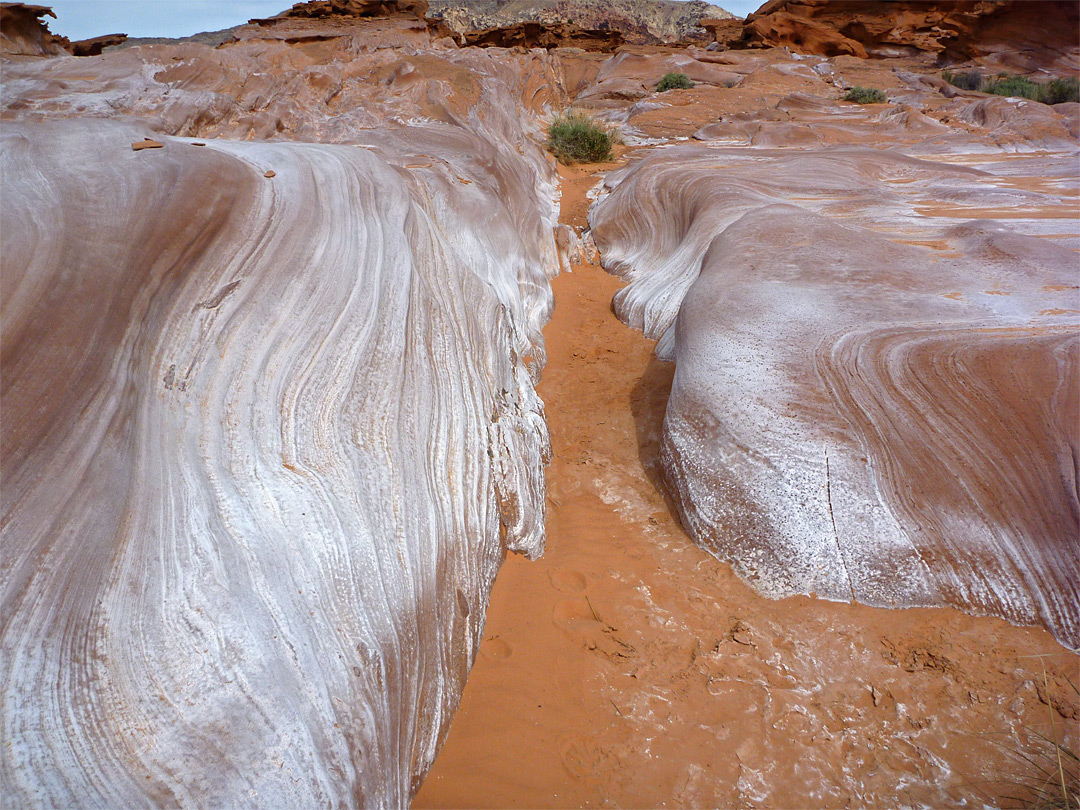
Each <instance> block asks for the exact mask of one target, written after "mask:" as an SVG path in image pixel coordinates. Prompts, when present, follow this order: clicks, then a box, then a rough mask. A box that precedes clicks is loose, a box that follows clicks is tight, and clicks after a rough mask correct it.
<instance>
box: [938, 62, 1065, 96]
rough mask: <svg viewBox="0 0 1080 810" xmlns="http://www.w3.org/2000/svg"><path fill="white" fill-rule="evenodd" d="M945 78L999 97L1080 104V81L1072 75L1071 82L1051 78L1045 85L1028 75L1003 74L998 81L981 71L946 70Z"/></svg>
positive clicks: (970, 88)
mask: <svg viewBox="0 0 1080 810" xmlns="http://www.w3.org/2000/svg"><path fill="white" fill-rule="evenodd" d="M941 78H943V79H944V80H945V81H947V82H948V83H949V84H951V85H954V86H956V87H959V88H960V89H961V90H981V91H982V92H984V93H992V94H993V95H995V96H1010V97H1012V98H1029V99H1031V100H1032V101H1041V102H1042V103H1043V104H1061V103H1062V102H1065V101H1080V79H1077V78H1076V77H1075V76H1070V77H1069V78H1067V79H1051V80H1050V81H1048V82H1046V83H1045V84H1042V83H1040V82H1036V81H1032V80H1031V79H1029V78H1027V77H1026V76H1008V75H1006V74H1004V73H1003V74H1001V75H1000V76H998V77H997V78H996V79H985V78H983V77H982V76H981V75H979V73H978V72H977V71H974V70H970V71H967V72H966V73H950V72H949V71H947V70H946V71H945V72H944V73H942V74H941Z"/></svg>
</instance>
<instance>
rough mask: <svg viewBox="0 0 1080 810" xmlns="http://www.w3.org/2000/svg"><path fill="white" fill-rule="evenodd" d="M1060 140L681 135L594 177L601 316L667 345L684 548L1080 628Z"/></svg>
mask: <svg viewBox="0 0 1080 810" xmlns="http://www.w3.org/2000/svg"><path fill="white" fill-rule="evenodd" d="M972 137H975V136H972ZM1076 154H1077V153H1076V152H1075V151H1072V152H1066V153H1059V154H1057V155H1055V156H1054V157H1053V158H1052V159H1047V158H1045V157H1043V156H1042V155H1041V154H1039V153H1035V154H1033V155H1032V157H1030V158H1026V159H1018V158H1013V159H1011V160H1003V161H1002V162H1001V163H1000V164H997V163H995V162H994V161H993V158H991V157H989V156H987V157H984V158H981V159H973V158H972V156H971V155H968V156H966V159H964V158H965V156H963V155H960V154H957V155H955V156H949V155H944V156H941V157H942V158H943V159H942V160H941V162H938V161H931V160H917V159H914V158H911V157H908V156H905V155H903V154H902V153H899V152H896V151H893V150H885V149H866V148H850V147H849V148H838V147H826V148H817V149H807V150H805V151H801V152H800V151H795V152H791V151H786V150H785V151H781V150H766V149H759V150H745V149H743V150H736V149H729V148H718V147H706V146H684V147H669V148H665V149H660V150H656V151H655V152H654V153H653V154H652V155H651V156H649V157H647V158H645V159H643V160H641V161H639V162H638V163H636V164H633V165H631V166H629V167H628V168H626V169H624V170H621V171H618V172H613V173H611V174H610V175H608V178H607V186H608V188H609V189H610V190H611V193H610V194H609V195H608V196H607V197H605V198H604V199H602V200H601V201H600V202H598V203H597V204H596V205H595V206H594V208H593V209H592V211H591V213H590V222H591V224H592V227H593V233H594V235H595V239H596V242H597V245H598V247H599V248H600V252H601V257H602V261H603V263H604V266H605V267H607V268H608V269H609V270H611V271H613V272H616V273H618V274H620V275H622V276H623V277H624V278H626V279H627V280H628V281H630V284H629V286H628V287H626V288H624V289H623V290H621V291H620V292H619V294H617V295H616V298H615V308H616V312H617V314H618V315H619V316H620V317H621V318H622V319H623V320H625V321H626V322H627V323H629V324H631V325H633V326H637V327H638V328H643V329H644V330H645V331H646V333H647V334H649V335H650V336H653V337H657V338H660V339H661V340H660V343H659V345H658V349H657V350H658V353H660V354H661V356H667V357H670V358H672V359H674V360H675V361H676V373H675V380H674V384H673V387H672V392H671V398H670V400H669V404H668V409H667V414H666V417H665V423H664V441H663V450H662V459H663V466H664V473H665V478H666V480H667V482H668V484H669V487H670V489H671V491H672V493H673V495H674V497H675V500H676V502H677V504H678V507H679V510H680V512H681V514H682V517H683V520H684V523H685V525H686V526H687V528H688V530H689V531H690V532H691V534H692V535H693V536H694V538H695V539H696V540H697V541H698V542H699V543H700V544H702V545H703V546H704V547H705V548H707V549H709V550H710V551H712V552H713V553H715V554H716V555H717V556H719V557H721V558H722V559H724V560H727V561H729V562H731V563H732V565H733V566H734V567H735V570H736V571H738V573H739V574H740V575H741V576H742V577H744V578H745V579H746V580H748V581H749V582H751V583H753V584H754V586H755V587H756V588H758V589H759V590H760V591H762V592H763V593H765V594H767V595H769V596H772V597H780V596H785V595H790V594H795V593H809V592H814V593H817V594H818V595H820V596H823V597H826V598H830V599H836V600H852V599H855V600H858V601H861V602H864V603H868V604H871V605H879V606H910V605H953V606H956V607H960V608H963V609H966V610H969V611H972V612H976V613H985V614H992V615H998V616H1003V617H1005V618H1007V619H1010V620H1012V621H1015V622H1022V623H1042V624H1044V625H1045V626H1046V627H1048V628H1049V629H1050V630H1051V631H1052V632H1053V633H1054V634H1055V635H1056V636H1057V638H1059V639H1060V640H1061V641H1062V642H1063V643H1065V644H1067V645H1069V646H1072V647H1076V646H1080V591H1078V583H1080V563H1078V560H1080V557H1078V555H1077V554H1076V548H1077V547H1076V538H1077V537H1078V536H1080V535H1078V532H1080V503H1078V500H1077V491H1076V461H1075V459H1076V453H1077V447H1078V446H1080V435H1078V434H1077V428H1078V426H1080V411H1078V409H1077V408H1078V403H1080V391H1078V385H1080V361H1078V357H1080V320H1078V313H1080V296H1078V295H1077V291H1076V286H1075V285H1076V281H1075V277H1076V254H1075V248H1076V247H1078V246H1080V233H1078V232H1077V230H1076V227H1075V219H1074V218H1073V219H1072V220H1070V219H1069V218H1070V217H1071V215H1070V214H1068V213H1067V212H1068V211H1069V210H1071V208H1070V206H1071V205H1072V204H1071V202H1070V200H1071V199H1072V198H1071V196H1070V192H1069V190H1068V189H1067V188H1066V187H1065V186H1062V185H1060V182H1061V181H1060V180H1058V181H1051V180H1049V178H1053V177H1055V176H1056V175H1055V173H1056V172H1059V171H1060V166H1061V161H1063V160H1064V161H1075V160H1076ZM957 163H969V164H970V163H975V164H977V166H962V165H955V164H957ZM1065 185H1066V186H1072V187H1073V188H1075V185H1076V184H1075V181H1073V182H1071V183H1068V182H1067V183H1066V184H1065ZM1054 189H1061V193H1055V191H1054ZM995 212H1000V213H999V214H998V215H999V216H1001V217H1007V218H1008V219H1007V220H1005V221H1007V222H1009V223H1010V224H1009V225H999V224H997V223H995V222H993V221H988V220H986V219H981V220H976V221H972V220H970V218H971V217H974V216H983V217H986V216H992V215H994V213H995ZM1070 222H1071V224H1070ZM1039 234H1045V237H1044V236H1039ZM1046 237H1052V238H1046Z"/></svg>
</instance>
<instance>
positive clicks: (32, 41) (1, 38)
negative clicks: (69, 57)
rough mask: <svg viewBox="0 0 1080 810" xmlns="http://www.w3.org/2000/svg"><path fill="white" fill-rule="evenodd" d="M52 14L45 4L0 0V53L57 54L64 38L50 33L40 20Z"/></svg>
mask: <svg viewBox="0 0 1080 810" xmlns="http://www.w3.org/2000/svg"><path fill="white" fill-rule="evenodd" d="M45 17H54V18H55V17H56V15H55V14H53V11H52V9H51V8H49V7H48V6H33V5H29V4H27V3H0V53H4V54H13V55H14V54H18V55H24V56H57V55H59V54H62V53H64V52H65V49H64V46H65V44H66V43H67V40H66V39H65V38H64V37H57V36H56V35H55V34H52V33H51V32H50V31H49V29H48V26H46V25H45V23H44V22H43V19H44V18H45Z"/></svg>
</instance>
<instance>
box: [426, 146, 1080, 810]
mask: <svg viewBox="0 0 1080 810" xmlns="http://www.w3.org/2000/svg"><path fill="white" fill-rule="evenodd" d="M604 168H610V167H604ZM596 169H597V167H587V166H586V167H577V168H572V169H563V170H562V175H563V200H562V205H563V221H564V222H566V223H568V224H571V225H573V226H574V227H575V228H576V229H578V230H580V229H582V228H583V227H584V226H585V224H586V220H585V217H586V212H587V209H588V204H589V201H588V200H587V199H586V196H585V195H586V192H587V190H588V189H589V188H590V187H592V186H593V185H594V184H595V182H596V179H597V176H596V174H595V171H596ZM553 286H554V289H555V298H556V309H555V314H554V318H553V319H552V321H551V323H550V324H549V325H548V326H547V328H546V329H545V336H546V339H547V350H548V365H547V367H546V368H545V369H544V372H543V381H542V383H541V385H540V387H539V391H540V394H541V396H542V397H543V399H544V402H545V404H546V409H547V417H548V422H549V425H550V429H551V435H552V443H553V448H554V460H553V461H552V463H551V465H550V466H549V468H548V485H549V502H548V510H549V511H548V518H547V526H548V541H547V551H546V553H545V554H544V556H543V557H542V558H541V559H540V560H538V561H536V562H528V561H526V560H524V559H522V558H520V557H517V556H510V557H508V558H507V560H506V561H505V563H504V565H503V568H502V570H501V571H500V573H499V576H498V580H497V582H496V583H495V588H494V592H493V594H492V598H491V604H490V607H489V610H488V614H487V626H486V630H485V632H484V640H483V643H482V645H481V647H480V650H479V654H478V656H477V659H476V663H475V666H474V667H473V669H472V672H471V674H470V676H469V681H468V685H467V687H466V689H465V694H464V697H463V700H462V703H461V707H460V709H459V711H458V713H457V715H456V716H455V717H454V720H453V722H452V725H451V729H450V733H449V736H448V738H447V740H446V743H445V745H444V747H443V749H442V751H441V753H440V755H439V757H438V759H437V760H436V762H435V765H434V767H433V768H432V770H431V772H430V774H429V776H428V778H427V780H426V782H425V783H424V785H423V787H422V788H421V790H420V792H419V794H418V795H417V797H416V799H415V800H414V802H413V806H414V807H416V808H436V807H442V808H451V807H455V808H457V807H490V808H496V807H701V806H722V807H732V806H769V807H774V808H784V807H788V808H794V807H821V806H836V805H844V804H845V803H848V802H850V803H851V804H853V805H861V804H871V803H874V804H895V803H897V802H902V803H909V804H928V805H941V804H946V803H948V804H952V803H956V802H957V801H958V800H960V799H961V798H964V797H969V798H977V797H986V796H993V795H995V788H994V786H993V785H988V784H986V780H987V779H990V778H992V777H995V776H996V775H1000V774H1002V773H1007V772H1010V770H1012V771H1015V770H1016V767H1015V763H1014V762H1012V761H1011V760H1010V758H1009V757H1008V756H1007V755H1006V754H1004V753H1003V752H1002V750H1001V749H1000V748H999V747H998V746H997V745H996V743H998V742H1002V741H1008V740H1012V739H1014V738H1015V735H1016V734H1017V733H1019V734H1020V737H1021V738H1023V737H1024V732H1023V731H1020V732H1017V731H1016V730H1017V729H1021V728H1022V727H1026V728H1030V729H1035V730H1037V731H1039V732H1040V733H1044V734H1047V735H1049V734H1050V733H1051V732H1052V730H1051V727H1050V721H1051V709H1050V706H1049V703H1052V704H1053V705H1054V706H1055V707H1057V711H1055V712H1053V720H1054V723H1055V726H1054V728H1055V729H1056V733H1057V734H1058V736H1059V737H1060V735H1061V734H1062V733H1063V730H1064V729H1065V728H1075V726H1076V720H1077V716H1076V714H1077V713H1076V698H1075V694H1074V693H1072V692H1071V689H1070V687H1069V685H1068V683H1067V681H1066V677H1068V678H1071V679H1072V681H1073V682H1074V683H1076V682H1077V677H1076V670H1077V659H1076V657H1075V656H1073V655H1071V654H1069V653H1068V652H1066V651H1064V649H1063V648H1062V647H1061V646H1060V645H1058V644H1057V643H1056V642H1055V641H1054V640H1053V639H1052V638H1051V637H1050V636H1049V635H1048V634H1047V633H1046V632H1044V631H1043V630H1041V629H1037V628H1016V627H1012V626H1010V625H1008V624H1007V623H1005V622H1003V621H1000V620H997V619H985V618H973V617H969V616H965V615H963V614H961V613H958V612H955V611H951V610H895V611H889V610H875V609H871V608H866V607H863V606H858V605H855V606H852V605H844V604H835V603H828V602H824V601H820V600H816V599H814V598H811V597H806V598H793V599H789V600H785V601H782V602H770V601H768V600H765V599H762V598H761V597H759V596H757V595H756V594H755V593H754V592H753V591H752V590H750V589H749V588H748V587H746V586H745V585H743V584H742V583H741V582H740V581H739V580H738V579H737V578H736V577H735V576H734V575H733V574H732V573H731V572H730V570H729V569H728V567H727V566H725V565H723V564H721V563H720V562H718V561H717V560H715V559H714V558H713V557H711V556H710V555H708V554H706V553H705V552H703V551H701V550H700V549H698V548H697V547H696V546H694V544H693V543H692V542H691V541H690V539H689V538H688V537H687V536H686V534H685V533H684V532H683V531H682V529H681V528H680V526H679V523H678V520H677V519H676V518H675V517H674V516H673V515H672V512H671V511H670V510H669V507H668V505H667V504H666V503H665V500H664V497H663V496H662V495H661V494H660V492H661V491H660V489H659V488H658V487H659V480H658V476H659V467H658V460H657V451H658V447H659V437H660V428H661V424H662V421H663V414H664V407H665V404H666V400H667V395H668V391H669V389H670V385H671V380H672V376H673V374H674V366H673V365H671V364H667V363H661V362H659V361H657V360H656V359H655V358H654V357H653V354H652V349H653V345H654V343H653V341H650V340H647V339H645V338H644V337H643V336H642V335H641V333H639V332H637V331H635V330H632V329H629V328H627V327H626V326H624V325H623V324H622V323H620V322H619V321H618V320H617V319H616V318H615V316H614V315H613V314H612V312H611V304H610V302H611V297H612V294H613V293H614V292H615V291H616V290H617V289H618V288H619V287H620V286H621V283H620V282H619V280H618V279H616V278H614V277H612V276H610V275H608V274H607V273H605V272H604V271H603V270H602V269H601V268H600V267H598V266H590V265H582V266H575V267H574V269H573V273H571V274H564V275H561V276H560V277H558V278H557V279H555V281H554V284H553ZM1034 655H1045V656H1046V657H1045V658H1035V657H1029V656H1034ZM1043 661H1044V662H1045V663H1046V666H1047V670H1048V672H1049V675H1048V677H1047V680H1046V685H1044V683H1043V680H1042V676H1041V671H1042V670H1041V662H1043Z"/></svg>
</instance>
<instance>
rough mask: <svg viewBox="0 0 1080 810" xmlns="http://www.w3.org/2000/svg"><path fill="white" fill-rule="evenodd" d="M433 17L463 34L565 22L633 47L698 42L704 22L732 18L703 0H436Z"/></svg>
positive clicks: (432, 5)
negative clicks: (620, 37)
mask: <svg viewBox="0 0 1080 810" xmlns="http://www.w3.org/2000/svg"><path fill="white" fill-rule="evenodd" d="M431 13H432V15H434V16H437V17H440V18H442V19H444V20H445V21H446V22H447V23H448V24H449V25H450V26H451V27H453V28H454V29H455V30H457V31H459V32H461V33H465V32H466V31H472V30H481V29H489V28H505V27H509V26H516V25H518V24H519V23H524V22H541V23H546V24H549V25H560V24H563V23H566V24H572V25H577V26H578V27H580V28H587V29H594V30H597V29H599V30H611V31H618V32H619V33H621V34H622V35H623V37H624V38H625V39H626V41H627V42H634V43H644V42H674V41H686V40H693V39H701V38H702V37H703V35H704V34H703V32H702V30H701V29H700V27H699V25H698V23H699V22H700V20H701V19H702V18H716V19H722V18H731V19H734V17H733V15H731V14H730V13H728V12H727V11H725V10H724V9H722V8H719V7H717V6H713V5H709V4H707V3H704V2H702V1H701V0H692V2H686V3H683V2H669V1H668V0H513V2H499V1H498V0H434V2H432V3H431Z"/></svg>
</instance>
